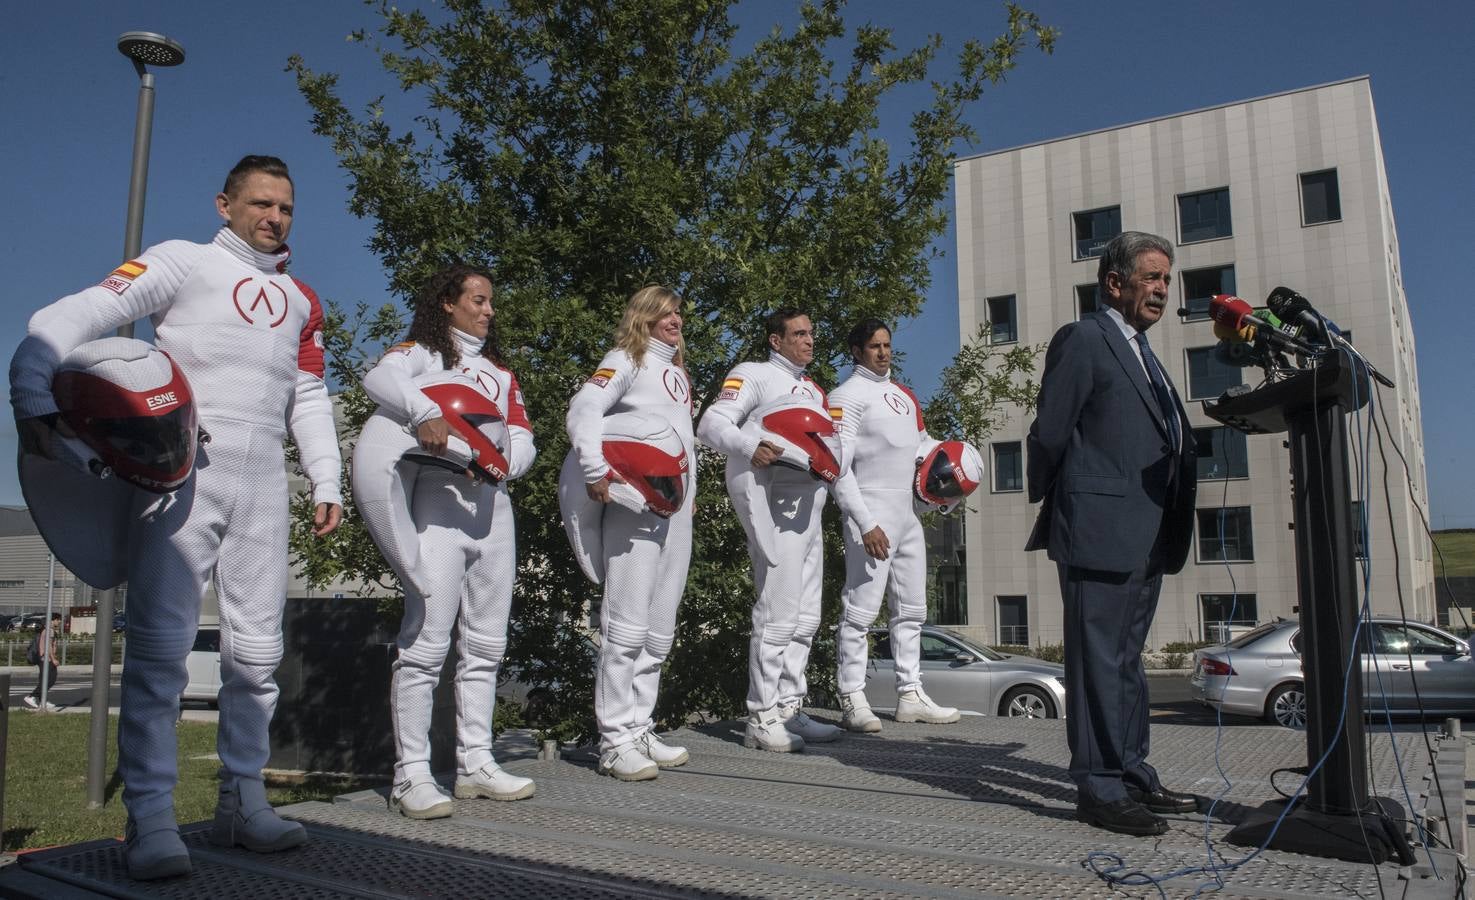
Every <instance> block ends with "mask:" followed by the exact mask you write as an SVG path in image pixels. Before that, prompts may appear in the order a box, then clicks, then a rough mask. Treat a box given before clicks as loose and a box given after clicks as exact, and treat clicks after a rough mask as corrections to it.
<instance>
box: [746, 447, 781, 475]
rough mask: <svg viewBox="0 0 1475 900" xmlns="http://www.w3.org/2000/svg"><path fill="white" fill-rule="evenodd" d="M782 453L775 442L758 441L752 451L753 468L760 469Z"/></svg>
mask: <svg viewBox="0 0 1475 900" xmlns="http://www.w3.org/2000/svg"><path fill="white" fill-rule="evenodd" d="M783 455H784V451H783V450H781V449H779V447H778V445H777V444H770V443H769V442H768V441H759V442H758V449H757V450H754V451H753V468H755V469H761V468H763V467H764V466H766V465H769V464H771V463H772V462H773V461H774V460H776V459H778V458H779V457H780V456H783Z"/></svg>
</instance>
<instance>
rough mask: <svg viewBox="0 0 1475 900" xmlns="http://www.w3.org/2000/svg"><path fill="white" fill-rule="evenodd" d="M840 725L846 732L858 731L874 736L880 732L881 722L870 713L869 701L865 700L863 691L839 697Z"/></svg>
mask: <svg viewBox="0 0 1475 900" xmlns="http://www.w3.org/2000/svg"><path fill="white" fill-rule="evenodd" d="M840 709H841V710H843V714H842V715H841V716H840V725H841V726H842V727H843V728H845V730H847V731H859V732H862V733H864V734H875V733H876V732H878V731H880V730H881V720H880V719H878V718H876V714H875V713H873V712H871V704H870V701H868V700H867V699H866V693H865V691H851V692H850V693H848V694H841V695H840Z"/></svg>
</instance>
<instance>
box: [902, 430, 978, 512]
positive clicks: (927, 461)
mask: <svg viewBox="0 0 1475 900" xmlns="http://www.w3.org/2000/svg"><path fill="white" fill-rule="evenodd" d="M982 481H983V457H982V456H980V455H979V453H978V450H977V449H976V448H975V447H974V446H973V445H972V444H968V443H965V442H963V441H943V442H942V443H940V444H938V445H937V446H936V447H933V448H932V452H930V453H928V454H927V455H926V456H925V457H923V458H922V461H921V462H919V463H917V475H916V478H915V479H914V480H913V481H912V494H913V496H914V497H915V499H916V502H917V510H918V512H932V511H934V510H935V511H940V512H944V513H950V512H952V511H953V509H954V508H956V507H957V505H958V504H959V503H962V502H963V498H965V497H967V496H968V495H969V494H971V493H973V492H974V491H976V490H977V489H978V485H979V484H980V483H981V482H982Z"/></svg>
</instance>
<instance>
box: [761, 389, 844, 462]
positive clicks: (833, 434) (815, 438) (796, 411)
mask: <svg viewBox="0 0 1475 900" xmlns="http://www.w3.org/2000/svg"><path fill="white" fill-rule="evenodd" d="M742 430H743V431H744V432H745V433H747V434H753V435H756V436H757V437H758V438H759V439H760V440H764V441H768V442H769V443H770V444H773V445H774V446H776V447H778V448H779V449H780V450H782V451H783V454H782V455H781V456H779V458H778V459H776V460H774V463H775V464H777V465H784V466H788V467H790V468H794V469H798V470H799V471H801V472H808V473H809V474H810V475H812V476H814V477H815V478H818V479H820V480H822V481H827V482H833V481H834V480H835V479H836V478H839V477H840V476H841V475H843V474H845V468H844V467H843V466H842V465H841V460H842V457H841V452H840V435H839V430H838V429H836V427H835V421H834V419H832V418H830V413H829V411H828V410H826V409H825V408H824V407H822V406H820V405H819V401H817V400H815V399H813V398H811V397H808V396H806V395H804V394H786V395H784V396H782V397H779V398H777V399H775V400H770V401H769V402H767V403H765V404H763V405H762V406H760V407H758V408H757V409H755V410H753V411H752V412H751V413H749V414H748V418H747V419H746V420H745V421H744V422H743V429H742Z"/></svg>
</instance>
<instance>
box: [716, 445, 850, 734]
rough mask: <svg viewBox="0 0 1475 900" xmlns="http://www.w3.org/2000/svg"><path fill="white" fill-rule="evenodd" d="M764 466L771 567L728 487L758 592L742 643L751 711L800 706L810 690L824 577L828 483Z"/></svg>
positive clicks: (741, 498)
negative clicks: (746, 639)
mask: <svg viewBox="0 0 1475 900" xmlns="http://www.w3.org/2000/svg"><path fill="white" fill-rule="evenodd" d="M768 469H769V470H770V471H769V473H768V476H767V477H768V478H769V483H768V491H767V494H768V506H769V512H770V513H771V515H772V516H773V524H774V528H775V531H774V536H773V547H774V557H775V558H774V559H773V560H772V564H771V565H770V564H769V560H766V559H764V556H763V553H762V551H760V550H759V549H758V544H757V541H756V540H755V538H754V535H753V516H752V514H751V512H750V511H749V510H748V508H747V505H748V503H749V500H748V496H747V494H746V493H745V492H743V491H730V492H729V494H730V495H731V496H732V504H733V507H734V508H735V509H736V510H737V515H738V519H739V520H740V521H741V522H742V523H743V530H744V531H745V532H747V535H748V556H749V558H750V559H751V560H752V563H753V587H754V591H755V593H756V595H757V596H756V599H755V601H754V603H753V637H752V638H751V640H750V641H749V643H748V701H747V703H748V711H749V712H750V713H753V714H757V713H761V712H763V711H764V710H769V709H772V708H774V707H775V706H792V705H795V704H800V703H802V702H803V701H804V697H805V695H807V694H808V693H809V682H808V680H807V679H806V678H805V673H804V670H805V669H806V668H807V667H808V665H809V649H810V646H811V645H812V644H813V643H814V635H815V632H817V631H818V630H819V621H820V591H821V589H822V585H823V577H824V544H823V542H822V540H821V534H820V513H821V512H822V511H823V509H824V503H825V497H826V496H828V493H827V491H828V489H827V488H826V487H825V485H824V484H823V483H822V482H820V481H818V480H817V479H814V478H811V477H810V476H808V475H806V474H803V473H795V472H792V471H790V470H786V469H783V468H782V467H779V466H769V467H768ZM760 502H761V501H760Z"/></svg>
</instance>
